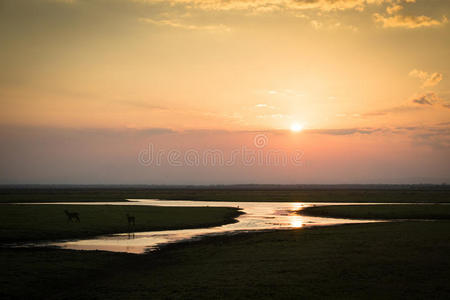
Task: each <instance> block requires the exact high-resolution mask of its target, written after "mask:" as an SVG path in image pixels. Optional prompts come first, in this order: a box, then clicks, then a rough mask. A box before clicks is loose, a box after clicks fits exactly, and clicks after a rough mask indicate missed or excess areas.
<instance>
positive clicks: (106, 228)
mask: <svg viewBox="0 0 450 300" xmlns="http://www.w3.org/2000/svg"><path fill="white" fill-rule="evenodd" d="M0 209H1V213H2V217H1V220H0V242H1V243H8V242H9V243H10V242H24V241H40V240H54V239H72V238H83V237H91V236H96V235H101V234H109V233H119V232H128V231H129V230H130V228H129V227H128V219H127V218H126V214H127V213H129V214H130V215H133V216H135V219H136V225H135V227H133V231H150V230H165V229H181V228H196V227H209V226H217V225H222V224H226V223H230V222H233V221H234V218H235V217H237V216H238V215H239V214H240V212H239V211H238V210H237V209H234V208H218V207H158V206H147V207H139V206H116V205H60V204H49V205H31V204H28V205H13V204H2V205H0ZM65 209H67V210H68V211H71V212H73V211H76V212H78V213H79V215H80V219H81V222H79V223H77V222H68V221H67V220H68V219H67V217H66V215H65V214H64V210H65Z"/></svg>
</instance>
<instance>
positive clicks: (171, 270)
mask: <svg viewBox="0 0 450 300" xmlns="http://www.w3.org/2000/svg"><path fill="white" fill-rule="evenodd" d="M449 232H450V222H446V221H436V222H394V223H379V224H364V225H343V226H336V227H327V228H311V229H300V230H290V231H279V232H269V233H254V234H243V235H238V236H225V237H223V236H222V237H213V238H207V239H205V240H203V241H200V242H192V243H186V244H179V245H174V246H169V247H168V248H166V249H164V250H163V251H160V252H157V253H152V254H148V255H127V254H117V253H105V252H93V251H88V252H77V251H67V250H55V249H15V250H11V249H2V250H0V253H1V256H2V258H3V261H4V264H3V268H2V272H1V275H0V276H1V278H0V297H2V298H3V299H5V298H6V299H7V298H8V297H10V296H12V295H14V296H15V297H18V298H27V297H29V296H30V295H32V296H33V297H35V298H39V297H41V298H46V299H61V298H68V297H70V298H77V299H88V298H89V299H93V298H98V299H142V298H147V299H242V298H257V299H271V298H278V299H323V298H328V299H431V298H432V299H448V298H449V297H450V286H449V285H448V278H450V256H449V255H448V253H450V238H449Z"/></svg>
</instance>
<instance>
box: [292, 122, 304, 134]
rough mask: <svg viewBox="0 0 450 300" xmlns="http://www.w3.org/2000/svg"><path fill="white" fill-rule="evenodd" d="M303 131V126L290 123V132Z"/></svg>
mask: <svg viewBox="0 0 450 300" xmlns="http://www.w3.org/2000/svg"><path fill="white" fill-rule="evenodd" d="M302 130H303V125H301V124H299V123H292V124H291V131H293V132H300V131H302Z"/></svg>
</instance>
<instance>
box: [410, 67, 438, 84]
mask: <svg viewBox="0 0 450 300" xmlns="http://www.w3.org/2000/svg"><path fill="white" fill-rule="evenodd" d="M409 76H411V77H415V78H419V79H421V80H422V82H423V84H422V88H425V87H431V86H435V85H437V84H438V83H439V82H440V81H441V80H442V78H443V76H442V74H441V73H437V72H435V73H432V74H430V73H428V72H425V71H422V70H417V69H414V70H412V71H411V72H409Z"/></svg>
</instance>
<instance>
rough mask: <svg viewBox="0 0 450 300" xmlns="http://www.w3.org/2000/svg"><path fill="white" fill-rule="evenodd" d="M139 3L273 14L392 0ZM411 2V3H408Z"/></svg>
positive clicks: (148, 0) (144, 0)
mask: <svg viewBox="0 0 450 300" xmlns="http://www.w3.org/2000/svg"><path fill="white" fill-rule="evenodd" d="M132 1H133V2H139V3H149V4H154V3H169V5H171V6H176V5H183V6H185V7H188V8H190V9H201V10H216V11H218V10H221V11H229V10H251V11H254V12H272V11H286V10H293V11H299V10H308V9H315V10H321V11H336V10H357V11H362V10H364V8H365V7H367V6H368V5H371V4H375V5H379V4H382V3H389V2H391V0H169V1H166V0H132ZM407 2H410V1H407Z"/></svg>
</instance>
